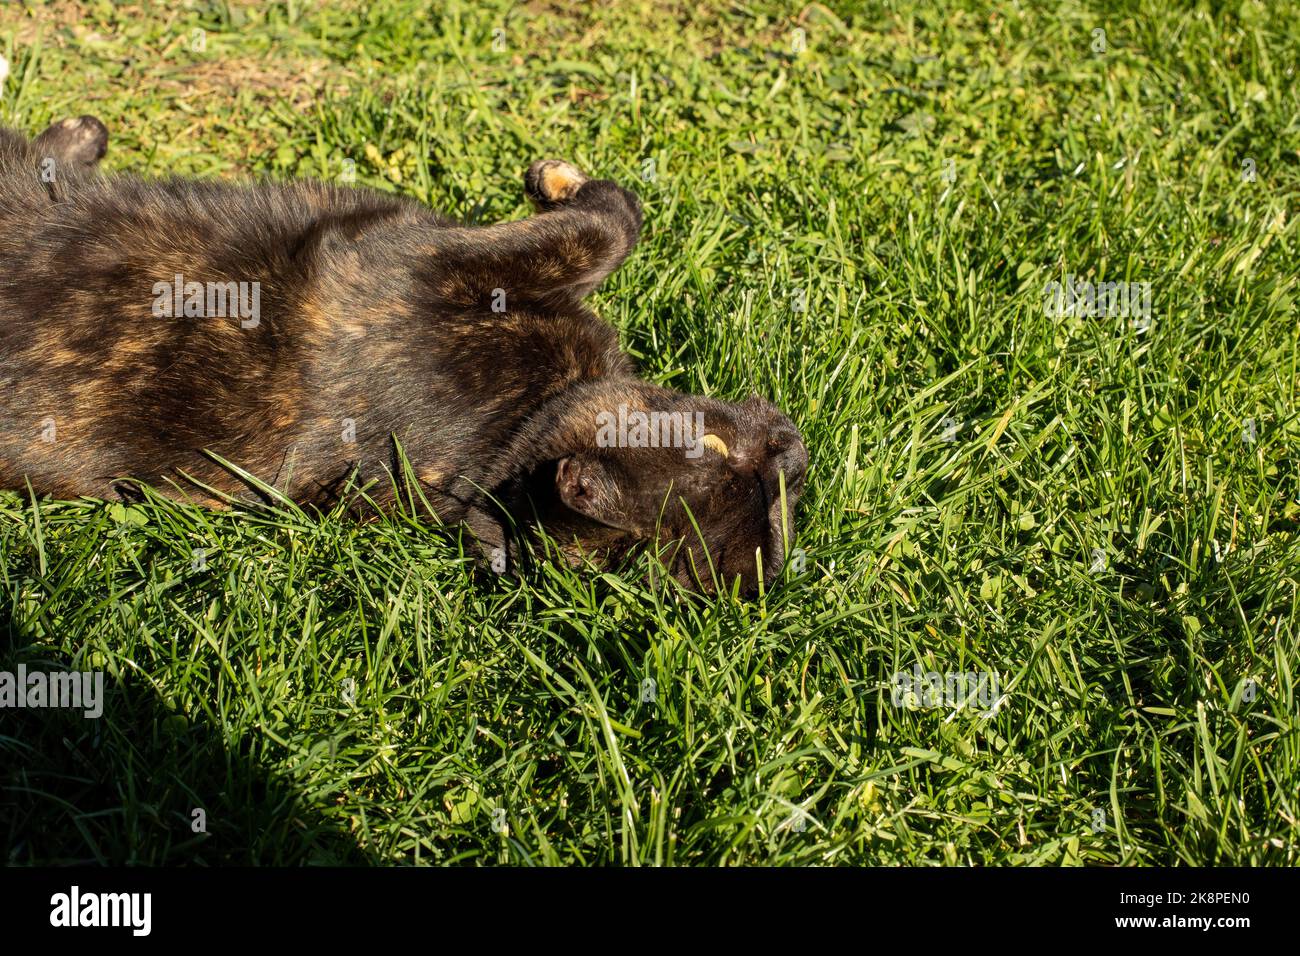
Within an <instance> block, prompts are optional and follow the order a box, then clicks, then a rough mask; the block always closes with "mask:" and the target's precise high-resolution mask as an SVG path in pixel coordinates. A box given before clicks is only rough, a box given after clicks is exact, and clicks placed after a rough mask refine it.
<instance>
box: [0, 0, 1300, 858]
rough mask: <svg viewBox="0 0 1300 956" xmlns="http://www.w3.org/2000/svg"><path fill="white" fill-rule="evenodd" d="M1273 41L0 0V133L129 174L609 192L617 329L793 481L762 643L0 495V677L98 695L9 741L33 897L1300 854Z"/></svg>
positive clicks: (448, 198) (853, 12)
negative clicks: (741, 417)
mask: <svg viewBox="0 0 1300 956" xmlns="http://www.w3.org/2000/svg"><path fill="white" fill-rule="evenodd" d="M1298 51H1300V4H1297V3H1295V2H1293V0H1283V2H1273V3H1262V2H1255V0H1243V2H1223V3H1220V2H1201V3H1184V2H1176V0H1163V2H1155V0H1134V2H1113V3H1104V2H1095V3H1072V2H1067V3H1055V2H1054V3H1035V2H1030V0H1019V2H1016V0H1008V2H984V0H956V2H951V3H947V2H945V3H937V4H936V3H932V2H912V0H896V2H887V3H886V2H861V3H852V2H845V0H830V2H827V3H826V4H822V3H811V4H808V5H806V6H805V5H788V6H787V5H781V4H777V3H773V2H768V0H755V2H752V3H736V4H719V5H716V6H713V5H708V4H690V3H681V4H679V3H676V2H670V3H649V2H628V3H624V2H619V3H610V4H592V5H587V4H579V3H576V2H574V3H570V2H568V0H557V2H550V3H548V2H545V0H537V2H532V3H527V4H521V5H512V4H507V3H502V2H499V0H489V2H486V3H472V4H471V3H459V2H451V3H447V4H441V3H428V2H423V0H376V2H374V3H365V4H363V3H357V2H330V3H328V4H323V3H322V4H313V3H307V2H292V0H290V2H268V3H235V2H192V3H181V2H174V3H168V4H163V3H156V4H143V3H119V4H112V3H109V2H106V0H99V2H87V3H68V2H53V3H49V4H20V5H15V4H5V5H4V6H2V7H0V53H2V54H3V55H4V56H5V57H6V58H7V59H8V61H9V63H10V67H11V69H10V75H9V78H8V80H7V82H6V83H5V85H4V90H3V94H2V96H0V122H2V123H4V124H6V125H10V126H14V127H17V128H19V129H21V130H23V131H24V132H27V133H29V134H35V133H36V132H38V131H39V130H40V129H42V128H44V127H45V126H46V125H47V124H48V123H49V122H51V121H52V120H54V119H58V118H61V117H64V116H68V115H78V114H81V113H93V114H95V115H97V116H99V117H100V118H102V119H103V120H104V121H105V123H107V124H108V126H109V128H110V130H111V131H112V135H113V140H112V143H111V146H110V152H109V156H108V158H107V159H106V161H105V164H106V165H107V166H108V167H110V168H111V169H113V170H122V171H132V172H138V173H144V174H147V175H150V176H163V175H171V174H176V175H185V176H195V177H203V178H225V179H236V180H238V179H247V178H251V177H256V176H266V177H273V178H287V177H294V176H311V177H324V178H333V179H338V178H343V179H345V180H346V179H351V178H355V181H356V182H357V183H358V184H359V185H364V186H369V187H373V188H378V189H383V190H389V191H393V192H399V193H404V194H407V195H410V196H414V197H418V198H419V199H421V200H423V201H426V202H428V203H429V204H431V205H433V206H435V207H437V208H439V209H441V210H444V211H447V212H449V213H451V214H453V215H456V216H458V217H460V218H462V219H465V220H469V221H475V222H490V221H497V220H501V219H509V218H517V217H520V216H523V215H525V214H526V212H527V207H526V204H525V202H524V199H523V194H522V188H521V177H522V174H523V171H524V169H525V168H526V167H527V166H528V164H529V163H530V162H531V161H532V160H534V159H536V158H540V157H546V156H555V157H562V158H565V159H569V160H571V161H573V162H575V163H577V164H578V165H580V166H582V167H584V168H585V169H587V170H589V171H591V172H593V173H595V174H597V175H600V176H608V177H612V178H616V179H619V180H621V181H623V182H625V183H628V184H630V185H632V186H633V188H635V189H636V191H637V192H638V193H639V194H640V196H641V197H642V200H643V202H644V205H645V212H646V228H645V232H644V237H643V240H642V243H641V245H640V246H639V247H638V249H637V251H636V252H635V253H634V254H633V255H632V257H631V258H630V259H629V260H628V262H627V263H626V265H625V266H624V267H623V268H622V269H621V270H620V271H618V272H617V273H615V274H614V276H612V277H611V279H610V280H609V281H608V282H607V283H606V284H605V285H604V286H603V287H602V289H601V290H600V291H599V292H598V293H597V294H596V296H595V297H594V299H593V304H594V307H595V308H596V309H597V310H598V311H599V312H600V313H601V314H602V315H603V316H605V317H606V318H607V319H608V320H609V321H610V322H612V323H613V324H614V325H615V326H616V327H617V328H618V330H619V333H620V336H621V339H622V341H623V342H624V345H625V347H626V348H627V349H628V350H629V351H630V352H631V353H632V354H633V355H634V356H635V357H636V359H637V360H638V362H639V363H640V366H641V368H642V370H643V372H644V374H645V375H646V376H647V377H648V378H650V379H652V380H654V381H656V382H658V383H661V384H666V385H670V386H672V387H675V388H679V389H683V390H687V391H693V392H699V393H704V394H708V395H712V396H716V397H720V398H725V399H730V400H739V399H743V398H744V397H746V396H747V395H749V394H750V393H751V392H759V393H761V394H763V395H764V396H766V397H768V398H770V399H771V400H773V401H774V402H776V403H777V404H778V405H780V406H781V407H782V408H783V409H784V410H785V411H786V412H787V413H788V414H789V415H790V417H791V418H792V419H793V420H794V421H795V422H796V423H797V424H798V425H799V427H800V428H801V430H802V431H803V433H804V435H805V437H806V440H807V444H808V447H809V450H810V455H811V462H812V465H811V471H810V475H809V484H808V491H807V492H806V494H805V496H804V499H803V501H802V503H801V505H800V509H799V528H798V542H797V543H798V546H799V548H800V552H799V553H798V554H797V555H796V557H795V560H793V561H791V562H790V563H788V564H787V568H786V571H785V573H784V575H783V580H782V581H781V582H780V585H779V586H778V587H777V588H775V589H774V590H773V591H771V592H770V593H768V594H766V595H765V596H764V597H763V598H762V599H761V600H758V601H756V602H745V601H743V600H738V599H732V598H730V597H725V596H724V597H721V598H717V599H713V600H703V599H699V598H691V597H688V596H684V595H682V594H681V593H679V592H678V591H677V590H675V589H672V588H669V587H667V586H665V585H662V584H661V585H653V584H651V583H650V581H649V580H648V578H647V575H646V574H645V570H646V569H645V566H644V564H638V565H634V566H631V567H628V568H626V569H622V570H619V571H617V572H610V573H597V572H595V571H573V570H569V569H567V568H558V567H554V566H543V567H541V568H539V569H537V570H534V571H531V572H529V573H528V574H527V575H526V576H525V577H524V578H523V579H521V580H512V579H502V580H484V579H483V578H482V576H479V575H476V574H475V573H474V570H473V568H472V566H471V563H470V561H469V560H468V559H467V558H466V555H465V547H464V545H463V543H462V542H461V541H460V540H459V539H458V536H457V535H456V534H455V533H454V532H449V531H448V530H446V529H440V528H436V527H431V526H429V525H428V524H427V523H426V522H423V521H421V520H418V519H417V518H416V517H415V516H413V515H404V514H396V515H393V516H391V517H389V518H386V519H384V520H381V521H376V522H371V523H358V522H356V521H354V520H351V519H349V518H348V517H347V516H346V515H344V514H343V513H342V512H341V510H340V511H338V512H335V513H333V514H329V515H324V516H321V515H318V514H309V513H303V512H300V511H297V510H295V509H293V508H290V507H284V508H278V509H263V510H243V511H236V512H224V513H211V512H206V511H203V510H200V509H197V508H192V507H187V506H180V505H175V504H171V503H168V502H166V501H163V500H161V499H157V500H155V499H150V500H148V501H146V502H144V503H141V504H133V505H129V506H128V505H124V504H122V503H112V504H105V503H101V502H90V501H80V502H55V501H45V500H32V498H31V497H30V496H28V495H23V494H17V493H0V634H2V635H3V636H4V637H5V640H4V641H3V642H0V670H14V669H16V667H17V666H18V665H19V664H25V665H26V666H27V667H28V668H31V669H37V668H43V669H47V670H58V669H64V668H72V669H79V670H99V671H102V672H103V673H104V675H105V678H104V679H105V686H106V700H105V703H104V714H103V716H102V717H101V718H99V719H97V720H88V719H84V718H83V717H82V716H80V715H79V714H76V713H71V712H68V711H61V710H41V711H38V710H17V709H15V710H10V711H6V712H4V713H3V715H2V716H0V831H2V832H3V834H4V836H5V838H6V839H7V851H6V852H7V861H8V862H9V863H11V864H18V865H24V864H37V863H71V862H89V863H96V862H98V863H133V864H222V863H232V862H234V863H259V864H298V863H317V864H319V863H336V862H359V863H377V864H392V863H402V864H426V863H427V864H449V863H462V864H502V863H504V864H623V865H638V864H664V865H736V864H739V865H790V864H804V865H806V864H817V865H837V864H847V865H863V864H878V865H894V864H920V865H932V864H1004V865H1051V866H1055V865H1072V864H1092V865H1110V864H1121V865H1144V864H1251V865H1254V864H1271V865H1296V864H1297V863H1300V850H1297V844H1296V831H1297V817H1298V816H1300V703H1298V700H1297V687H1296V680H1297V677H1298V676H1300V615H1298V613H1297V607H1296V605H1297V601H1296V592H1297V584H1298V581H1300V527H1298V521H1297V519H1298V518H1300V418H1297V384H1298V378H1297V371H1298V370H1297V345H1298V344H1300V343H1298V339H1300V323H1298V322H1297V307H1296V296H1297V288H1296V285H1297V283H1296V273H1297V269H1296V264H1297V262H1298V261H1300V229H1298V228H1297V212H1298V211H1300V152H1298V149H1300V104H1298V100H1297V94H1296V89H1297V77H1296V75H1295V71H1296V61H1297V52H1298ZM1068 277H1074V281H1078V282H1082V281H1084V280H1086V281H1089V282H1092V283H1102V282H1107V283H1111V282H1118V283H1128V284H1131V286H1125V288H1130V287H1131V288H1133V289H1134V290H1138V289H1142V290H1145V293H1146V294H1147V295H1149V299H1148V300H1145V301H1146V302H1147V303H1148V304H1149V309H1146V308H1138V306H1139V305H1140V304H1141V303H1140V302H1139V297H1138V296H1136V295H1135V296H1134V301H1132V302H1130V303H1128V305H1129V308H1128V309H1127V310H1120V311H1121V313H1123V314H1117V313H1116V310H1114V309H1110V310H1106V309H1100V310H1098V311H1099V313H1100V314H1087V310H1085V309H1082V308H1074V309H1068V308H1067V309H1064V310H1063V309H1060V308H1053V300H1052V297H1051V295H1050V294H1049V292H1048V291H1047V290H1048V289H1049V284H1050V283H1053V282H1056V283H1067V282H1069V281H1071V280H1069V279H1068ZM2 318H3V317H0V320H2ZM0 379H3V369H2V368H0ZM0 394H2V393H0ZM123 400H124V401H126V400H129V397H128V396H123ZM2 401H3V399H2V398H0V402H2ZM4 411H5V409H4V406H3V404H0V414H4ZM930 673H933V674H936V675H938V678H937V680H939V681H941V682H944V687H945V690H947V689H948V688H950V687H951V686H952V682H951V681H948V680H947V675H950V674H952V675H960V674H974V675H978V677H979V680H980V682H981V683H980V690H981V691H986V690H987V691H992V693H990V694H989V695H988V699H986V700H983V701H980V700H970V699H966V698H967V697H973V696H974V695H973V694H971V695H958V696H957V697H954V695H952V694H949V693H945V694H941V695H936V694H933V693H930V690H931V689H932V688H931V685H930V684H929V683H927V681H929V680H930V678H927V677H925V676H924V675H927V674H930ZM899 675H902V676H901V677H900V676H899ZM917 675H922V676H921V677H920V678H919V684H918V677H917ZM958 684H959V686H960V682H958Z"/></svg>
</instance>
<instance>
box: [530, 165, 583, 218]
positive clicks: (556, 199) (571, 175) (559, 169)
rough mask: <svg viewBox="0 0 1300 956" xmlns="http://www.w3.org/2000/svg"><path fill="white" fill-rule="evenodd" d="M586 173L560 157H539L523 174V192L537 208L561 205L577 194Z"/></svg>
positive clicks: (550, 207)
mask: <svg viewBox="0 0 1300 956" xmlns="http://www.w3.org/2000/svg"><path fill="white" fill-rule="evenodd" d="M586 181H587V174H586V173H584V172H583V171H582V170H581V169H579V168H578V167H577V166H574V165H573V164H572V163H566V162H565V161H564V160H562V159H539V160H538V161H537V162H535V163H533V164H532V165H531V166H529V167H528V172H527V173H525V174H524V193H525V194H526V195H527V196H528V199H529V200H530V201H531V202H532V204H533V205H534V206H536V207H537V208H538V209H539V210H541V209H552V208H554V207H556V206H560V205H563V204H564V203H566V202H568V201H569V200H571V199H572V198H573V197H574V196H576V195H577V194H578V190H579V189H581V188H582V184H583V183H585V182H586Z"/></svg>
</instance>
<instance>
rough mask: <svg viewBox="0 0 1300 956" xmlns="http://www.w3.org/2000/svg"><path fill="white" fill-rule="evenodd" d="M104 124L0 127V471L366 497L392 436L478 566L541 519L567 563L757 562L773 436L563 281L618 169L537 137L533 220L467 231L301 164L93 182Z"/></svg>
mask: <svg viewBox="0 0 1300 956" xmlns="http://www.w3.org/2000/svg"><path fill="white" fill-rule="evenodd" d="M106 144H107V131H106V130H105V129H104V127H103V125H102V124H100V123H99V122H98V121H97V120H95V119H93V118H91V117H82V118H81V119H79V120H64V121H63V122H62V123H59V124H56V125H55V126H52V127H51V128H50V129H49V130H47V131H46V132H45V133H43V134H42V135H41V136H40V137H38V138H37V139H36V140H35V141H34V142H31V143H28V142H27V141H26V140H25V139H24V138H22V137H21V136H19V135H17V134H16V133H13V132H12V131H8V130H4V129H0V488H10V489H22V488H25V487H26V485H27V483H28V482H30V484H31V486H32V487H33V488H34V489H35V491H36V492H37V493H41V494H49V495H53V496H56V497H64V498H66V497H75V496H79V495H89V496H94V497H102V498H108V497H115V496H118V495H120V494H124V493H129V492H130V489H131V488H132V486H133V484H134V483H135V482H145V483H149V484H151V485H156V486H158V487H159V490H161V491H162V492H163V493H165V494H169V495H171V496H172V497H176V498H183V499H192V500H199V501H203V502H205V503H207V504H211V505H219V504H221V503H222V502H223V501H224V498H223V496H225V495H229V496H239V495H247V494H248V493H249V491H250V484H246V483H245V482H244V481H243V480H241V478H240V477H239V476H238V474H237V473H235V472H234V471H232V470H230V469H229V468H227V467H225V466H223V465H222V464H220V463H219V462H218V461H216V460H215V459H214V456H218V457H219V458H221V459H224V460H225V461H227V462H229V463H231V464H233V465H236V466H238V467H239V468H240V469H243V470H244V471H245V472H247V473H249V474H251V475H252V476H254V477H255V478H257V479H259V480H260V481H262V482H265V483H266V484H268V485H272V486H274V487H275V488H276V489H277V490H279V491H280V492H282V493H283V494H285V495H286V496H288V497H291V498H292V499H294V500H296V501H299V502H303V503H313V504H326V503H328V502H330V501H331V500H334V499H336V498H337V496H338V495H339V494H340V492H341V490H342V489H343V487H344V485H345V484H346V483H347V481H348V479H349V478H350V477H351V476H353V475H355V474H358V473H359V475H360V477H361V479H362V480H367V479H370V478H376V477H378V478H383V479H384V480H382V481H379V482H377V483H376V486H375V487H374V488H373V489H372V492H373V494H374V495H375V496H376V497H377V500H378V502H379V503H380V504H381V505H388V504H392V503H393V502H394V501H395V499H396V496H397V495H398V494H405V493H407V491H411V492H414V491H415V489H407V488H405V487H404V485H403V484H402V482H403V477H404V476H403V474H402V470H401V469H399V468H397V461H398V451H397V449H398V446H399V445H400V448H401V450H402V451H403V452H404V453H405V454H406V456H407V457H408V458H409V460H410V462H411V464H412V470H413V472H414V475H415V477H416V479H417V480H418V482H419V485H420V487H419V489H418V491H419V492H421V493H422V494H423V496H424V497H425V498H426V499H427V500H428V502H429V504H430V506H431V507H432V509H433V511H434V512H435V513H436V515H437V517H438V518H439V519H441V520H442V521H444V522H447V523H449V524H455V523H463V524H464V525H466V526H467V527H468V528H469V530H470V531H472V532H473V534H474V535H475V536H476V537H477V539H478V542H479V543H480V545H481V547H482V549H483V551H484V553H485V554H486V555H493V556H495V557H496V559H497V567H498V569H500V562H501V559H502V558H503V557H507V556H508V559H509V560H513V558H514V555H515V547H516V545H515V541H514V538H513V535H512V533H511V530H510V529H511V528H515V527H524V526H527V525H529V524H531V523H532V522H533V521H534V520H540V522H541V523H542V525H543V526H545V528H546V530H547V532H548V533H549V534H550V535H551V536H552V537H553V538H555V539H556V540H557V541H558V542H560V543H561V544H563V545H564V546H565V550H566V553H567V554H568V555H569V556H570V557H571V558H576V557H577V556H578V555H579V554H580V553H587V554H589V555H591V556H593V557H595V558H597V559H603V560H606V561H609V560H613V559H616V558H618V557H620V556H622V555H623V554H624V553H626V552H627V551H628V550H629V548H631V547H632V546H633V545H635V544H637V543H641V542H656V543H659V544H661V545H668V546H670V548H669V549H668V550H666V551H665V554H666V555H667V556H668V559H669V560H670V561H671V567H672V568H673V572H674V575H675V576H676V577H677V578H678V579H679V580H681V581H682V582H683V583H687V584H694V585H696V586H700V587H703V588H705V589H706V590H712V589H713V588H714V586H715V573H716V576H717V577H718V578H721V579H722V581H723V582H725V583H726V584H727V585H728V586H729V585H730V582H731V581H732V579H734V578H735V577H740V578H741V580H742V585H743V587H744V589H745V590H746V591H748V592H752V591H753V590H755V589H756V588H757V585H758V581H759V576H760V573H761V576H762V578H764V579H766V582H767V583H770V582H771V581H772V580H773V578H774V577H775V576H776V574H777V572H778V571H779V569H780V567H781V564H782V562H783V560H784V557H785V553H786V550H787V537H788V536H789V535H791V534H793V527H794V526H793V520H792V519H793V509H794V505H795V502H796V501H797V500H798V497H799V494H800V492H801V491H802V488H803V484H804V473H805V470H806V468H807V462H808V456H807V451H806V450H805V448H804V445H803V442H802V440H801V438H800V435H799V432H798V431H797V430H796V429H795V427H794V425H793V424H791V422H790V420H789V419H788V418H786V416H785V415H783V414H782V413H781V412H780V411H778V410H777V409H776V408H775V407H773V406H772V405H770V404H769V403H767V402H765V401H763V400H761V399H759V398H757V397H755V398H751V399H750V400H748V401H746V402H744V403H741V404H738V405H737V404H730V403H726V402H719V401H714V400H712V399H708V398H699V397H693V396H687V395H681V394H678V393H676V392H673V391H669V390H667V389H663V388H659V387H656V386H654V385H651V384H648V383H646V382H643V381H641V380H639V379H638V378H636V377H635V375H634V372H633V368H632V363H631V361H630V360H629V359H628V357H627V356H626V355H625V354H624V353H623V352H622V351H621V350H620V349H619V346H618V340H617V336H616V334H615V332H614V330H613V329H612V328H611V327H610V326H609V325H608V324H606V323H605V322H603V321H602V320H600V319H599V318H598V317H597V316H596V315H594V314H593V313H592V312H591V311H590V310H588V309H587V308H586V307H584V306H583V304H582V298H583V296H585V295H586V294H587V293H589V292H590V291H591V290H592V289H594V288H595V287H596V286H597V285H598V284H599V283H600V282H601V280H603V279H604V278H605V276H607V275H609V273H610V272H612V271H613V270H614V269H616V268H617V267H618V266H619V264H620V263H621V262H622V261H623V259H624V258H625V257H626V256H627V255H628V253H629V252H631V251H632V248H633V246H634V245H635V244H636V242H637V237H638V233H639V230H640V226H641V209H640V204H639V202H638V201H637V198H636V196H634V195H633V194H632V193H630V192H628V191H627V190H626V189H623V188H621V187H620V186H618V185H617V184H616V183H613V182H611V181H608V180H589V179H588V178H587V177H586V176H585V175H583V174H582V173H581V172H580V171H579V170H577V169H575V168H574V167H573V166H571V165H569V164H567V163H564V162H559V161H556V160H544V161H540V162H536V163H534V164H533V165H532V166H531V167H530V168H529V170H528V173H527V175H526V176H525V179H524V185H525V190H526V192H527V194H528V197H529V199H530V200H531V201H532V202H533V204H534V206H535V207H536V209H537V211H538V215H536V216H533V217H532V218H529V219H524V220H522V221H519V222H509V223H500V224H497V225H489V226H476V227H468V226H462V225H457V224H455V223H453V222H450V221H448V220H447V219H444V218H442V217H440V216H438V215H436V214H434V213H432V212H430V211H429V210H428V209H426V208H424V207H423V206H420V205H418V204H417V203H415V202H413V201H409V200H404V199H399V198H394V197H392V196H387V195H382V194H379V193H375V192H371V191H368V190H363V189H351V188H341V187H336V186H332V185H328V184H323V183H318V182H299V183H290V184H283V185H271V184H264V185H254V186H234V185H227V184H224V183H209V182H187V181H180V180H167V181H160V182H149V181H145V180H140V179H134V178H129V177H101V176H100V175H99V174H98V173H97V172H96V171H95V165H96V163H97V162H98V160H99V159H100V157H102V156H103V155H104V150H105V146H106ZM390 475H391V476H393V477H390ZM394 485H396V487H394ZM783 496H784V499H783ZM414 497H415V498H417V499H418V497H419V495H418V494H416V495H414ZM782 500H784V502H785V508H786V510H785V512H784V513H782ZM692 518H693V520H692ZM760 567H761V572H760V570H759V568H760Z"/></svg>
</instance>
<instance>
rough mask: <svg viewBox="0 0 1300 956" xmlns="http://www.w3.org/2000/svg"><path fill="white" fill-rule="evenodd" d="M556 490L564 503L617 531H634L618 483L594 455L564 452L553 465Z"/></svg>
mask: <svg viewBox="0 0 1300 956" xmlns="http://www.w3.org/2000/svg"><path fill="white" fill-rule="evenodd" d="M555 490H556V493H557V494H558V495H559V496H560V500H561V501H562V502H564V506H565V507H566V508H569V509H571V510H573V511H576V512H577V513H578V514H580V515H582V516H584V517H586V518H590V519H591V520H592V521H598V522H600V523H601V524H603V525H606V526H608V527H610V528H617V529H618V530H620V531H633V530H634V529H633V528H632V527H631V526H630V525H629V523H628V520H627V516H626V515H625V513H624V508H623V502H622V496H621V495H620V493H619V490H618V484H617V482H616V480H615V478H614V476H613V475H611V474H610V473H609V469H608V468H607V467H606V466H605V465H604V464H603V463H602V462H601V461H600V459H598V458H597V457H595V456H594V455H582V454H578V455H566V456H565V457H563V458H561V459H560V460H559V461H558V462H556V465H555Z"/></svg>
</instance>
